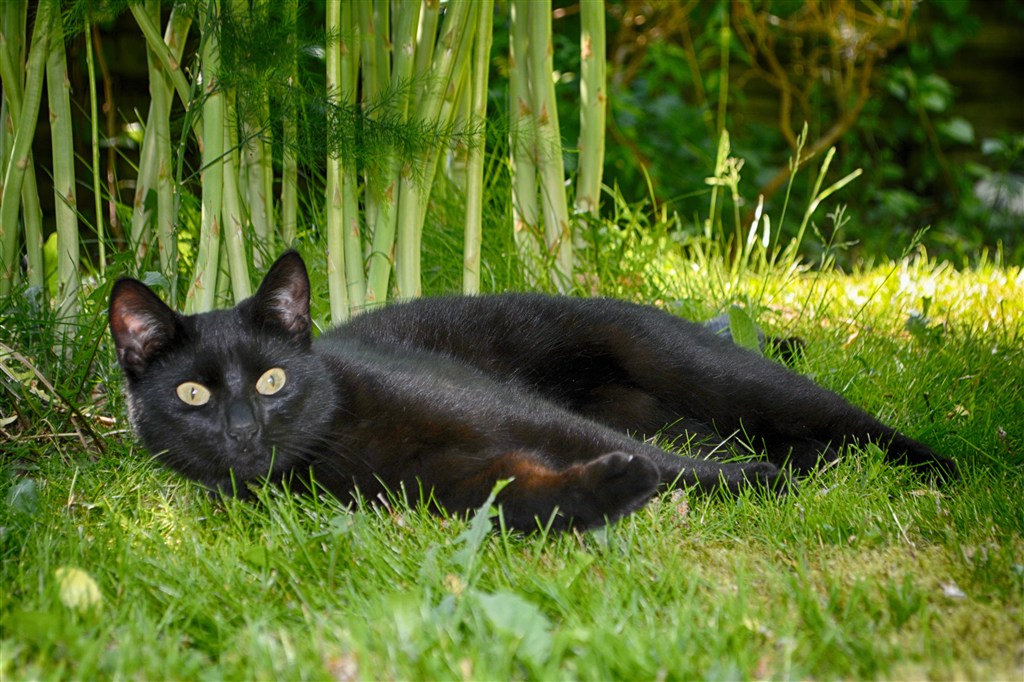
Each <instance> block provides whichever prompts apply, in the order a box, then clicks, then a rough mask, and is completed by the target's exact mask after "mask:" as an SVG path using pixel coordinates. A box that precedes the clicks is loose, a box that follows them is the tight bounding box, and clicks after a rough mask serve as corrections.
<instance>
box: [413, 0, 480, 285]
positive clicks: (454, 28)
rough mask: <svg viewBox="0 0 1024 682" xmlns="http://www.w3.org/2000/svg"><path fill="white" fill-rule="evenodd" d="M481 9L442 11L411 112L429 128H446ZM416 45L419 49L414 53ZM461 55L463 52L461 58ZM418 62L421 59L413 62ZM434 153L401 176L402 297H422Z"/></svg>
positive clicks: (462, 1)
mask: <svg viewBox="0 0 1024 682" xmlns="http://www.w3.org/2000/svg"><path fill="white" fill-rule="evenodd" d="M476 9H479V6H478V5H477V4H475V3H473V2H471V1H470V0H451V1H450V2H449V3H448V8H447V11H446V13H445V18H444V24H443V26H442V29H441V38H440V39H439V40H438V43H437V49H436V50H435V52H436V54H435V55H434V57H433V60H432V62H431V68H430V73H429V75H428V77H427V82H426V83H425V84H424V91H423V97H422V99H421V100H420V103H419V106H417V107H416V110H415V117H414V118H415V119H416V120H419V121H422V122H425V123H427V124H428V125H435V126H436V125H445V124H447V123H448V122H449V121H450V110H451V109H454V104H453V103H452V102H451V101H450V100H449V102H448V109H449V114H448V115H446V116H442V107H443V106H445V99H446V96H447V95H448V93H449V91H452V92H454V91H455V90H457V89H458V76H459V70H458V69H456V65H457V64H458V63H462V64H464V63H465V61H466V59H467V55H468V53H469V48H468V46H467V43H469V42H470V41H471V40H472V30H473V29H474V28H475V24H474V23H473V22H472V19H473V14H472V13H473V11H474V10H476ZM418 51H419V46H417V52H418ZM460 52H461V53H462V54H461V55H460ZM417 63H419V60H418V58H417ZM436 159H437V155H436V152H433V153H430V154H427V155H426V158H420V159H415V160H413V161H412V166H411V167H410V170H409V172H403V173H402V179H401V185H400V190H399V203H398V227H397V230H398V235H397V250H396V255H395V265H396V267H395V284H396V285H397V289H398V296H399V297H400V298H413V297H417V296H419V295H420V293H421V280H420V266H421V263H420V251H421V248H420V247H421V242H422V237H423V215H424V212H425V209H426V201H427V199H428V198H429V196H430V187H431V183H432V182H433V173H430V172H428V171H431V170H433V168H434V167H435V166H434V162H435V161H436Z"/></svg>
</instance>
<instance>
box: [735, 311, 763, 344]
mask: <svg viewBox="0 0 1024 682" xmlns="http://www.w3.org/2000/svg"><path fill="white" fill-rule="evenodd" d="M729 333H730V334H732V340H733V342H734V343H735V344H736V345H737V346H742V347H744V348H749V349H750V350H752V351H754V352H755V353H759V354H760V353H761V339H760V338H759V337H758V335H757V325H755V324H754V321H753V320H752V319H750V315H748V314H747V311H746V310H744V309H743V308H740V307H739V306H737V305H732V306H729Z"/></svg>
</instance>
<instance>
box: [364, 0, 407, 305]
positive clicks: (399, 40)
mask: <svg viewBox="0 0 1024 682" xmlns="http://www.w3.org/2000/svg"><path fill="white" fill-rule="evenodd" d="M419 8H420V6H419V4H418V3H413V4H411V5H404V6H402V11H400V12H399V13H398V21H397V22H395V24H394V29H395V37H394V39H393V41H392V43H393V45H394V54H393V59H392V68H391V78H390V85H391V87H392V88H394V89H395V91H396V95H395V97H394V103H393V106H394V110H393V111H392V113H393V115H394V117H395V119H396V120H397V121H398V122H399V123H404V122H405V121H406V120H408V106H409V88H410V80H411V78H412V70H413V65H414V63H415V62H414V57H415V54H416V27H417V25H418V23H419ZM389 156H390V157H391V158H390V161H389V162H388V165H390V166H391V172H390V174H389V176H388V177H387V178H386V179H385V180H384V181H383V182H382V183H381V190H380V193H379V195H378V199H377V215H376V217H375V218H374V221H373V222H374V232H373V247H372V249H371V250H370V255H369V275H368V276H367V280H366V304H367V305H375V304H381V303H384V301H385V300H386V299H387V294H388V284H389V281H390V279H391V268H392V265H393V263H394V258H395V233H396V229H397V223H398V192H399V183H400V181H401V176H402V171H403V168H404V167H405V165H406V163H405V162H402V161H400V160H399V159H397V157H395V155H394V154H390V155H389Z"/></svg>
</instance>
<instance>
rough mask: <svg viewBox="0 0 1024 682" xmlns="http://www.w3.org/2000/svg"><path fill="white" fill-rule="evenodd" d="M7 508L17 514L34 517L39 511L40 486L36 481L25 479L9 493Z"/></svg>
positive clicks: (16, 484) (13, 486)
mask: <svg viewBox="0 0 1024 682" xmlns="http://www.w3.org/2000/svg"><path fill="white" fill-rule="evenodd" d="M7 506H8V507H9V508H10V509H11V511H13V512H14V513H16V514H24V515H26V516H32V515H33V514H35V513H36V510H37V509H39V486H38V485H37V484H36V482H35V479H32V478H23V479H21V480H20V481H18V482H17V483H15V484H14V485H12V486H11V488H10V490H8V491H7Z"/></svg>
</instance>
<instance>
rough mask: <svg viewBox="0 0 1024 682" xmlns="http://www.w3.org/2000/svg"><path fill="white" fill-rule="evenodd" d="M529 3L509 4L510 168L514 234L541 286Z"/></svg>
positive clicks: (528, 274) (527, 272) (530, 276)
mask: <svg viewBox="0 0 1024 682" xmlns="http://www.w3.org/2000/svg"><path fill="white" fill-rule="evenodd" d="M529 12H530V3H529V1H528V0H512V2H511V4H510V14H511V33H512V35H511V37H510V40H509V84H508V105H509V122H510V124H509V169H510V172H511V174H512V231H513V238H514V240H515V244H516V251H517V252H518V254H519V260H520V263H521V266H522V268H523V273H524V276H525V279H526V282H527V283H528V284H530V285H531V286H534V285H536V284H537V283H538V280H539V272H538V270H539V266H540V264H541V262H542V258H541V246H540V244H541V241H540V207H539V205H538V203H537V165H536V163H534V159H535V158H537V145H536V141H537V129H536V126H535V125H534V120H533V109H532V108H531V105H530V102H531V101H532V99H533V98H532V97H531V96H530V82H531V79H530V77H529V67H530V61H529V59H527V57H526V54H527V46H528V44H529V20H528V17H527V15H528V14H529Z"/></svg>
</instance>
